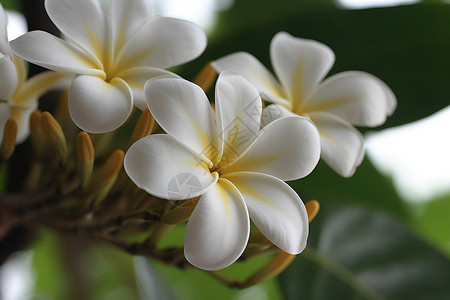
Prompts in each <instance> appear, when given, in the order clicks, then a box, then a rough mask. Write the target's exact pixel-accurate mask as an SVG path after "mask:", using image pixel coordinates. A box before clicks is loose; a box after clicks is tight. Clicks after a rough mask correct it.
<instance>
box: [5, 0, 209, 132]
mask: <svg viewBox="0 0 450 300" xmlns="http://www.w3.org/2000/svg"><path fill="white" fill-rule="evenodd" d="M147 2H148V1H146V0H127V1H124V0H109V1H107V2H106V4H105V10H103V9H102V7H101V6H100V4H99V2H98V1H97V0H45V8H46V10H47V13H48V15H49V16H50V19H51V20H52V21H53V23H55V25H56V26H57V27H58V29H59V30H60V31H61V32H62V33H63V35H64V36H65V40H63V39H60V38H57V37H55V36H52V35H50V34H48V33H46V32H43V31H33V32H29V33H27V34H25V35H23V36H21V37H19V38H18V39H16V40H14V41H12V42H11V48H12V49H13V51H14V52H15V53H16V54H17V55H18V56H20V57H22V58H23V59H25V60H27V61H30V62H32V63H34V64H37V65H40V66H43V67H46V68H48V69H51V70H55V71H61V72H68V73H73V74H77V76H76V77H75V79H74V80H73V81H72V84H71V86H70V90H69V111H70V115H71V117H72V119H73V121H74V122H75V124H77V125H78V126H79V127H80V128H81V129H83V130H85V131H88V132H92V133H103V132H108V131H112V130H114V129H116V128H118V127H119V126H120V125H122V124H123V123H124V122H125V121H126V120H127V118H128V117H129V115H130V113H131V111H132V108H133V105H135V106H136V107H138V108H140V109H145V108H146V101H145V96H144V91H143V89H144V83H145V81H146V80H147V79H149V78H151V77H156V76H169V77H177V76H176V75H175V74H173V73H171V72H168V71H165V70H164V69H166V68H169V67H173V66H175V65H179V64H182V63H185V62H187V61H190V60H192V59H194V58H196V57H197V56H199V55H200V54H201V53H202V52H203V50H204V48H205V47H206V36H205V33H204V32H203V31H202V30H201V29H200V28H199V27H197V26H196V25H194V24H192V23H189V22H186V21H182V20H177V19H172V18H164V17H151V12H150V8H149V7H148V4H147Z"/></svg>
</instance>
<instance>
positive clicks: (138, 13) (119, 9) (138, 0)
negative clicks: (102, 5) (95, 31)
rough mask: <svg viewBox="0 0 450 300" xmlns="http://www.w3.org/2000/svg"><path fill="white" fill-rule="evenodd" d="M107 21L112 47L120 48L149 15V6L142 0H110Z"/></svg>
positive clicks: (140, 27) (139, 28)
mask: <svg viewBox="0 0 450 300" xmlns="http://www.w3.org/2000/svg"><path fill="white" fill-rule="evenodd" d="M109 4H110V6H109V8H108V12H109V14H108V17H109V18H108V21H109V26H110V29H111V31H110V32H111V44H112V48H113V49H121V48H122V47H123V46H124V45H125V43H126V42H127V41H128V40H131V39H132V37H133V36H134V35H135V34H136V33H137V32H138V31H139V30H141V29H142V26H143V24H145V23H146V22H147V21H148V20H149V19H150V17H151V7H150V5H148V2H146V1H142V0H134V1H123V0H110V2H109Z"/></svg>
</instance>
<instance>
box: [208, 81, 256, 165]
mask: <svg viewBox="0 0 450 300" xmlns="http://www.w3.org/2000/svg"><path fill="white" fill-rule="evenodd" d="M261 110H262V102H261V98H260V96H259V93H258V91H257V90H256V89H255V88H254V87H253V86H252V85H250V83H249V82H247V81H246V80H245V79H244V78H243V77H242V76H240V75H236V74H234V73H229V72H222V73H221V74H220V76H219V78H218V80H217V84H216V120H217V127H218V130H219V135H220V139H221V142H220V143H219V147H221V146H223V151H222V150H219V152H220V153H223V155H222V161H224V160H226V163H227V164H232V163H234V162H235V161H236V160H237V159H238V158H239V157H240V156H241V155H242V154H243V153H244V152H245V151H246V150H247V149H248V147H249V146H250V145H251V144H252V143H253V142H254V141H255V139H256V137H257V136H258V134H259V129H260V122H261Z"/></svg>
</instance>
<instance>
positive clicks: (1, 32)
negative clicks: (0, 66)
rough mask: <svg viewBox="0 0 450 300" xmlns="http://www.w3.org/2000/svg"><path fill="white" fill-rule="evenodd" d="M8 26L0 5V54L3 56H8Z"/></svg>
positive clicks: (6, 17)
mask: <svg viewBox="0 0 450 300" xmlns="http://www.w3.org/2000/svg"><path fill="white" fill-rule="evenodd" d="M7 25H8V16H7V15H6V13H5V10H4V9H3V6H2V4H1V3H0V52H1V53H3V54H10V52H11V51H10V50H9V46H8V32H7V30H6V27H7Z"/></svg>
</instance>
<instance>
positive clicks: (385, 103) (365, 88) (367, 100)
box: [304, 71, 395, 126]
mask: <svg viewBox="0 0 450 300" xmlns="http://www.w3.org/2000/svg"><path fill="white" fill-rule="evenodd" d="M392 97H393V93H392V91H390V89H389V88H388V87H387V86H386V85H385V84H383V83H382V81H381V80H379V79H378V78H376V77H375V76H373V75H371V74H368V73H365V72H357V71H348V72H342V73H339V74H336V75H334V76H332V77H330V78H328V79H327V80H325V81H324V82H323V83H322V84H321V85H320V86H318V87H317V89H316V90H315V91H314V93H313V94H312V95H311V97H310V99H309V101H308V103H307V104H306V106H305V107H304V110H305V111H309V112H310V111H323V112H329V113H332V114H334V115H336V116H338V117H341V118H343V119H344V120H347V121H348V122H350V123H352V124H355V125H359V126H378V125H381V124H382V123H384V122H385V121H386V116H387V115H388V113H389V112H392V103H395V98H393V99H394V100H393V99H392Z"/></svg>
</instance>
